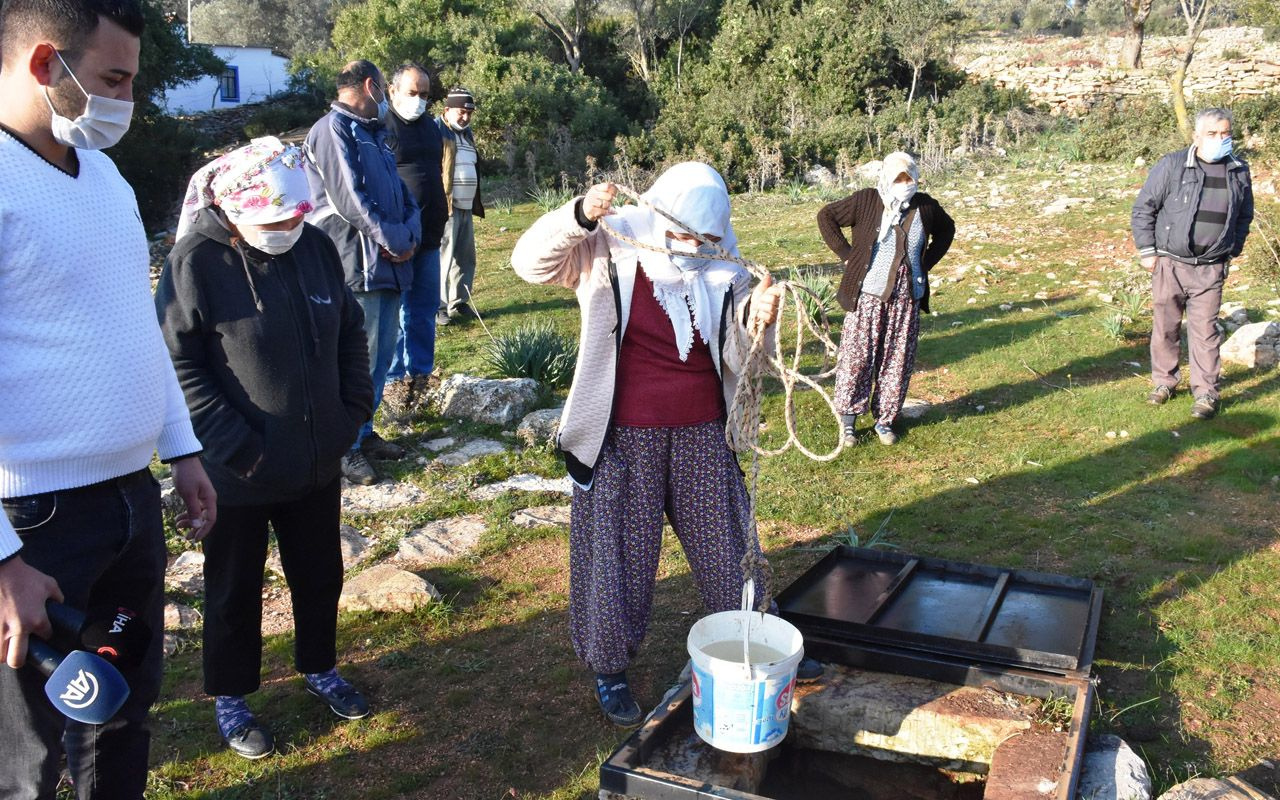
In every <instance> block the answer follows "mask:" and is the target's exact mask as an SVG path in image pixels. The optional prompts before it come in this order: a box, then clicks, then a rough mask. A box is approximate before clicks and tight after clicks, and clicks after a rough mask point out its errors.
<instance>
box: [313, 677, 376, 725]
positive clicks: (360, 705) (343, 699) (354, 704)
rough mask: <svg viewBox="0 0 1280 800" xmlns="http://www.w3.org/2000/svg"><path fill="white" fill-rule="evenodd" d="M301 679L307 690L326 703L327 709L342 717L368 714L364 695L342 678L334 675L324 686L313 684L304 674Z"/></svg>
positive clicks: (359, 717) (356, 717) (358, 716)
mask: <svg viewBox="0 0 1280 800" xmlns="http://www.w3.org/2000/svg"><path fill="white" fill-rule="evenodd" d="M303 680H304V681H305V682H306V684H307V691H308V692H310V693H311V694H313V695H315V696H316V697H319V698H320V699H321V700H323V701H324V702H326V703H328V705H329V710H330V711H332V712H333V713H335V714H337V715H338V716H340V717H342V718H343V719H361V718H362V717H367V716H369V703H368V702H366V701H365V699H364V695H362V694H360V692H359V691H358V690H357V689H356V687H354V686H352V685H351V684H349V683H347V682H346V681H345V680H343V679H342V678H338V677H337V676H336V675H335V676H334V680H330V681H328V682H327V683H326V684H325V685H324V686H317V685H316V684H313V683H312V682H311V680H310V679H309V678H307V677H306V676H303Z"/></svg>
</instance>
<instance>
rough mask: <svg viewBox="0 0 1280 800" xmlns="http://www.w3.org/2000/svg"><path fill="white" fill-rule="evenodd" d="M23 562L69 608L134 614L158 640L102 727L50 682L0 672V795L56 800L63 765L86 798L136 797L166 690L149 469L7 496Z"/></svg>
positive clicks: (157, 526) (11, 799)
mask: <svg viewBox="0 0 1280 800" xmlns="http://www.w3.org/2000/svg"><path fill="white" fill-rule="evenodd" d="M4 510H5V513H6V514H7V515H8V517H9V519H10V521H11V522H13V525H14V527H15V528H17V529H18V533H19V535H20V536H21V537H22V551H21V555H22V559H23V560H24V561H26V562H27V563H28V564H30V565H31V566H33V567H35V568H36V569H38V570H40V571H41V572H45V573H47V574H49V575H51V576H53V578H54V579H55V580H57V581H58V586H59V587H61V589H62V593H63V595H64V596H65V597H66V603H67V605H69V606H72V607H74V608H78V609H82V610H85V611H86V612H87V613H89V614H90V615H95V616H96V615H98V614H102V615H107V614H109V613H114V611H115V609H116V607H117V606H120V605H124V606H128V607H130V608H132V609H133V610H134V611H135V612H136V613H137V614H138V615H139V618H140V619H142V620H144V621H145V622H146V623H147V625H148V626H150V628H151V630H152V631H154V634H155V635H154V636H153V637H152V640H151V646H150V647H149V648H148V650H147V652H146V654H145V655H144V657H143V659H142V661H141V663H139V664H138V665H137V666H136V667H133V668H129V669H122V670H121V672H122V673H123V674H124V677H125V680H127V681H128V683H129V689H130V693H129V699H128V700H127V701H125V704H124V706H123V707H122V708H121V709H120V711H119V713H117V714H116V716H115V718H114V719H112V720H111V721H110V722H108V723H106V724H105V725H86V724H83V723H79V722H72V721H71V720H68V719H66V718H65V717H63V716H62V715H61V714H59V713H58V712H57V711H55V710H54V708H53V706H52V705H51V704H50V703H49V700H48V698H46V697H45V695H44V681H45V679H44V676H43V675H41V674H40V673H38V672H36V671H35V670H34V669H32V668H30V667H24V668H22V669H20V670H12V669H9V668H8V667H5V666H3V665H0V742H3V753H2V755H0V797H3V798H5V800H37V798H38V799H39V800H53V797H54V792H55V789H56V787H57V783H58V772H59V768H58V761H59V756H60V754H61V753H62V752H63V751H64V750H65V752H66V756H67V766H68V769H69V771H70V773H71V778H72V780H73V781H74V782H75V792H76V797H77V798H80V800H87V799H88V798H94V799H95V800H117V799H119V800H126V799H127V800H136V798H141V797H142V793H143V790H144V789H145V788H146V784H147V753H148V750H149V748H150V746H151V732H150V730H149V729H148V727H147V711H148V709H149V708H150V707H151V704H152V703H153V702H154V701H155V699H156V697H157V696H158V695H159V693H160V676H161V671H162V659H163V652H164V636H163V629H164V568H165V547H164V528H163V524H162V523H161V519H160V491H159V485H158V484H157V483H156V481H155V479H154V478H152V477H151V473H150V472H148V471H147V470H145V469H144V470H140V471H138V472H134V473H132V474H129V475H125V476H123V477H121V478H115V479H112V480H109V481H103V482H102V483H97V484H93V485H92V486H86V487H82V488H79V489H70V490H65V491H58V492H48V493H46V494H40V495H31V496H28V497H18V498H11V499H6V500H5V501H4Z"/></svg>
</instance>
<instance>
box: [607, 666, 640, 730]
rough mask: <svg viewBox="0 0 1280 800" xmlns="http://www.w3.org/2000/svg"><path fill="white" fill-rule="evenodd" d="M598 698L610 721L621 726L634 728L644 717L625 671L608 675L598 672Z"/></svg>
mask: <svg viewBox="0 0 1280 800" xmlns="http://www.w3.org/2000/svg"><path fill="white" fill-rule="evenodd" d="M596 700H597V701H598V702H599V703H600V709H601V710H602V711H604V715H605V716H606V717H608V718H609V721H610V722H612V723H613V724H614V725H618V726H619V727H623V728H634V727H635V726H637V725H639V724H640V722H641V720H643V719H644V712H642V711H641V710H640V706H639V704H637V703H636V701H635V699H634V698H632V697H631V684H629V683H627V673H625V672H614V673H612V674H608V675H606V674H605V673H602V672H597V673H596Z"/></svg>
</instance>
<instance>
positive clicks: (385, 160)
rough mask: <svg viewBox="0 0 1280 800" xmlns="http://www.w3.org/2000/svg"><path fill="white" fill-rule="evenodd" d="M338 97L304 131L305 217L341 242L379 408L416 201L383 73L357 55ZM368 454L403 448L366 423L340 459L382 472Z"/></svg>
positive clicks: (416, 239) (351, 466)
mask: <svg viewBox="0 0 1280 800" xmlns="http://www.w3.org/2000/svg"><path fill="white" fill-rule="evenodd" d="M337 85H338V100H337V102H335V103H334V104H333V106H332V109H333V110H332V111H330V112H329V113H328V114H326V115H325V116H324V117H322V118H321V119H320V121H319V122H317V123H316V124H315V125H314V126H312V128H311V132H310V133H308V134H307V140H306V146H305V149H306V154H307V174H308V178H309V180H310V183H311V193H312V196H313V197H314V198H315V205H316V207H315V210H314V211H312V212H311V213H309V214H308V215H307V222H310V223H311V224H313V225H315V226H316V227H318V228H320V229H321V230H323V231H324V232H325V233H327V234H329V238H331V239H333V242H334V244H335V245H337V247H338V255H339V256H340V257H341V258H342V265H343V268H344V269H345V271H346V278H347V285H348V286H350V287H351V290H352V291H353V292H354V293H355V296H356V301H357V302H359V304H360V307H361V308H362V309H363V310H364V331H365V336H366V337H367V338H368V340H369V373H370V375H371V377H372V378H373V392H374V409H375V411H376V409H377V407H378V404H379V403H380V402H381V401H382V388H383V385H384V384H385V383H386V379H387V371H388V370H389V369H390V368H391V359H392V357H393V355H394V354H395V347H396V340H397V337H399V335H400V302H401V296H402V294H403V293H404V292H405V291H407V290H408V289H409V287H410V285H411V284H412V282H413V266H412V261H411V260H412V258H413V255H414V252H415V251H416V250H417V248H418V245H419V244H420V243H421V241H422V223H421V221H420V219H419V217H420V212H419V208H418V203H417V201H416V200H414V198H413V194H412V193H410V191H409V189H408V188H407V187H406V186H405V185H404V181H402V180H401V179H400V175H399V173H398V172H397V171H396V160H395V156H394V155H393V154H392V153H391V149H390V148H389V147H388V146H387V141H386V140H387V130H386V126H385V125H384V123H383V120H384V119H385V118H386V116H387V111H388V109H389V101H388V98H387V84H386V81H384V80H383V78H382V73H381V72H380V71H379V70H378V68H377V67H376V66H374V65H373V64H371V63H370V62H368V61H353V62H351V63H350V64H347V65H346V66H345V67H344V68H343V70H342V72H340V73H339V74H338V80H337ZM366 456H368V457H369V458H387V459H396V458H401V457H403V456H404V450H403V449H402V448H400V447H399V446H397V445H394V444H392V443H390V442H387V441H385V440H383V438H382V437H381V436H379V435H378V434H377V433H374V431H373V422H372V421H370V422H367V423H365V425H364V427H362V428H361V429H360V437H359V439H357V440H356V443H355V445H354V446H353V447H352V449H351V451H350V452H348V453H347V455H345V456H343V459H342V473H343V475H345V476H346V477H347V479H348V480H350V481H352V482H353V483H361V484H365V485H368V484H372V483H376V482H377V480H378V474H377V473H376V472H374V470H373V467H372V466H371V465H370V464H369V462H368V460H367V459H366Z"/></svg>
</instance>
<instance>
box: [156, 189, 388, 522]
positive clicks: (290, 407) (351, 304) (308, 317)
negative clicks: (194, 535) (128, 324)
mask: <svg viewBox="0 0 1280 800" xmlns="http://www.w3.org/2000/svg"><path fill="white" fill-rule="evenodd" d="M304 226H305V227H304V230H303V232H302V237H301V238H300V239H299V240H298V242H297V243H296V244H295V245H294V246H293V248H292V249H291V250H289V252H287V253H284V254H283V255H279V256H269V255H267V254H265V253H262V252H260V251H258V250H255V249H254V248H252V247H249V246H248V245H247V244H245V243H244V242H243V241H238V242H237V243H236V244H235V245H232V243H231V234H230V232H229V231H228V230H227V229H226V228H224V227H223V226H222V225H221V224H220V223H219V222H218V219H217V217H216V215H215V213H212V212H207V211H206V212H201V213H200V214H199V216H198V217H197V218H196V221H195V223H194V225H193V227H192V230H190V231H189V232H188V233H186V235H184V236H183V237H182V239H181V240H180V241H179V242H178V243H177V244H176V245H175V246H174V248H173V251H172V252H170V253H169V257H168V259H166V260H165V265H164V271H163V273H162V274H161V276H160V283H159V285H158V286H157V287H156V310H157V312H158V313H159V316H160V325H161V327H162V329H163V331H164V338H165V343H166V344H167V345H168V346H169V355H170V357H171V358H172V359H173V365H174V368H175V369H176V370H177V373H178V382H179V383H180V384H181V385H182V391H183V393H184V394H185V395H186V398H187V405H188V406H189V407H190V409H191V422H192V424H193V425H194V427H195V431H196V436H198V437H199V439H200V442H201V444H203V445H204V452H203V453H202V454H201V460H202V461H203V462H204V467H205V471H206V472H208V474H209V478H210V480H211V481H212V482H213V486H214V488H215V489H216V490H217V492H218V503H219V504H221V505H227V506H247V505H264V504H267V503H274V502H280V501H287V500H290V499H296V498H298V497H302V496H304V495H306V494H309V493H310V492H313V491H315V490H317V489H319V488H321V487H323V486H325V485H327V484H328V483H329V482H330V481H332V480H333V479H334V478H335V477H337V475H338V473H339V470H340V464H339V461H340V459H341V457H342V455H343V453H345V452H346V451H347V450H348V449H349V448H350V447H351V445H352V443H353V442H354V441H355V438H356V433H357V431H358V430H359V428H360V426H361V425H362V424H364V422H365V421H366V420H368V419H369V417H370V415H371V413H372V410H373V386H372V383H371V381H370V378H369V355H368V347H367V345H366V343H365V335H364V329H363V323H364V315H363V313H362V312H361V310H360V306H359V305H358V304H357V303H356V301H355V298H354V297H353V296H352V294H351V290H350V289H349V288H347V285H346V282H345V279H344V276H343V270H342V262H341V261H340V260H339V258H338V252H337V250H336V249H335V248H334V245H333V242H332V241H331V240H330V239H329V237H328V236H326V235H325V234H324V232H323V231H321V230H319V229H318V228H315V227H312V226H311V225H309V224H306V223H304Z"/></svg>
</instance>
